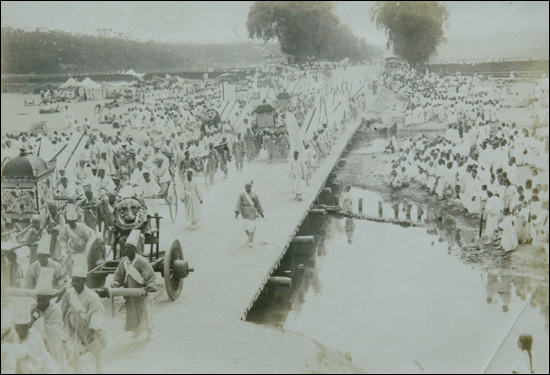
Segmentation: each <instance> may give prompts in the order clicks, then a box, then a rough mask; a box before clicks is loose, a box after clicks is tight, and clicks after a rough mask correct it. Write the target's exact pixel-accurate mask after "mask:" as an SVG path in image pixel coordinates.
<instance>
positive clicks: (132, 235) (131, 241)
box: [126, 229, 141, 249]
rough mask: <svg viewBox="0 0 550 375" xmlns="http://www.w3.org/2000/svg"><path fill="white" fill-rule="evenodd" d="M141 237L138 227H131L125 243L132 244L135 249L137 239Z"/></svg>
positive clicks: (137, 242)
mask: <svg viewBox="0 0 550 375" xmlns="http://www.w3.org/2000/svg"><path fill="white" fill-rule="evenodd" d="M140 237H141V231H140V230H139V229H132V231H131V232H130V234H129V235H128V238H126V245H134V247H135V248H136V249H137V247H138V244H139V239H140Z"/></svg>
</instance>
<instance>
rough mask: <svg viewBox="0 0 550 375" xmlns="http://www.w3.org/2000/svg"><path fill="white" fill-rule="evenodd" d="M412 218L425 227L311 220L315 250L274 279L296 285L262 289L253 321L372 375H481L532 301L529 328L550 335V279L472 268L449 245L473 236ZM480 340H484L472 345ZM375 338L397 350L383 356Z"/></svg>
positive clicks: (293, 254)
mask: <svg viewBox="0 0 550 375" xmlns="http://www.w3.org/2000/svg"><path fill="white" fill-rule="evenodd" d="M365 203H366V201H365ZM388 204H390V205H391V202H390V203H388ZM403 209H405V211H403ZM410 212H411V220H413V219H414V217H415V216H416V215H415V213H417V212H422V215H421V217H422V222H423V223H424V224H426V228H402V227H400V226H397V225H394V224H383V223H382V224H381V223H373V222H368V221H364V220H351V219H346V218H342V219H339V218H335V217H330V216H321V215H310V216H308V218H307V219H306V220H305V222H304V225H303V226H302V228H300V232H299V234H300V235H306V234H307V235H312V234H313V235H315V237H316V244H315V245H308V244H297V245H293V246H292V247H291V248H290V249H289V251H288V252H287V254H286V255H285V257H284V258H283V260H282V262H281V266H280V267H279V269H278V270H277V271H276V273H275V275H276V276H279V275H287V276H290V277H292V279H293V285H292V287H291V288H282V287H274V288H267V289H266V290H264V291H263V293H262V294H261V296H260V298H259V299H258V301H257V303H256V304H255V305H254V307H253V309H252V310H251V311H250V313H249V315H248V320H249V321H252V322H256V323H262V324H268V325H276V326H279V327H282V328H285V329H288V330H291V331H296V332H299V333H302V334H304V335H306V336H308V337H312V338H314V339H317V340H319V341H320V342H321V343H323V344H325V345H326V346H328V347H329V348H332V349H336V350H340V351H342V352H349V353H351V354H352V356H353V358H354V361H355V362H356V363H358V364H359V365H361V366H363V367H364V368H365V369H366V370H367V371H373V372H375V371H382V372H389V371H395V372H417V371H418V366H417V365H416V364H415V362H414V361H418V362H419V363H421V364H422V366H423V367H424V369H425V371H426V372H436V371H444V370H445V369H446V370H447V371H448V370H449V368H453V370H456V371H461V372H462V371H463V372H481V371H483V369H484V366H486V364H487V360H488V358H490V357H491V353H490V351H491V350H492V351H493V352H494V350H495V348H497V347H498V346H499V342H498V340H501V339H502V337H504V335H506V333H507V332H506V330H507V329H508V328H509V327H510V326H511V325H512V324H513V322H514V319H515V317H517V315H518V314H519V313H520V312H521V311H522V309H523V306H525V304H526V303H529V304H530V307H528V309H531V310H533V311H538V312H540V314H539V315H538V316H539V320H538V322H537V321H536V320H533V322H532V324H533V327H534V328H533V329H532V330H533V331H536V330H537V329H538V330H540V332H546V333H545V334H546V336H548V335H547V332H548V321H549V318H548V280H546V281H545V284H544V283H543V286H542V287H541V288H538V289H536V288H537V286H538V285H539V283H540V280H539V279H537V278H534V277H531V276H527V275H518V276H511V275H499V274H496V273H485V272H482V271H481V270H479V269H472V268H471V267H469V266H466V265H464V264H463V263H462V262H461V261H460V259H459V258H458V257H456V256H454V255H453V256H449V255H448V254H447V248H451V247H452V246H461V244H463V243H471V241H472V238H475V233H474V232H475V231H472V230H468V228H460V227H459V226H458V225H457V223H456V221H454V220H453V218H452V217H450V216H446V215H445V214H442V213H441V212H437V210H433V209H429V208H425V209H422V211H420V210H418V211H415V210H414V205H412V207H411V211H410ZM430 212H431V213H430ZM392 213H393V212H392ZM399 213H400V215H401V213H403V215H406V213H407V206H404V205H403V204H400V206H399ZM350 240H351V243H350ZM480 281H481V282H480ZM531 295H532V298H531V299H530V301H529V302H527V301H528V299H529V298H530V297H531ZM541 314H542V315H541ZM537 327H538V328H537ZM479 334H482V335H483V337H484V340H481V342H480V343H479V345H478V344H474V343H471V342H470V341H471V337H475V336H477V335H479ZM429 337H431V338H432V340H433V342H430V343H426V342H425V340H427V338H429ZM444 337H445V339H444ZM451 337H452V339H449V338H451ZM436 338H437V339H436ZM485 338H486V339H485ZM377 340H378V341H380V340H386V342H399V343H400V344H396V347H395V348H393V349H392V350H389V351H386V349H381V348H380V345H374V344H373V343H372V342H373V341H374V342H376V341H377ZM388 340H389V341H388ZM416 340H418V341H416ZM491 340H494V342H492V341H491ZM539 340H540V338H539ZM422 346H424V347H425V348H424V349H422V350H421V349H419V347H422ZM540 349H541V346H540V345H539V346H535V350H540ZM426 352H432V354H431V355H427V354H426ZM536 355H537V357H538V358H539V359H543V358H545V357H547V354H545V353H541V352H538V353H537V354H536ZM373 356H377V358H380V359H379V360H377V361H375V363H373V362H372V360H371V358H372V357H373ZM404 362H406V364H405V363H404ZM451 366H452V367H451ZM540 367H541V366H540V365H539V369H540Z"/></svg>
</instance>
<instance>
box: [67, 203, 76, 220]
mask: <svg viewBox="0 0 550 375" xmlns="http://www.w3.org/2000/svg"><path fill="white" fill-rule="evenodd" d="M65 217H66V219H67V220H78V213H77V212H76V206H75V205H74V204H68V205H67V213H66V215H65Z"/></svg>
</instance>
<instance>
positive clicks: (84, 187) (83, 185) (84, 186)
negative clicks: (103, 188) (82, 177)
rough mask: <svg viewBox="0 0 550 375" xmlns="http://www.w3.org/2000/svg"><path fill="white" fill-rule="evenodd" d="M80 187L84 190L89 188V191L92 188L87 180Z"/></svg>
mask: <svg viewBox="0 0 550 375" xmlns="http://www.w3.org/2000/svg"><path fill="white" fill-rule="evenodd" d="M82 188H83V189H84V190H90V191H91V190H92V184H91V183H89V182H85V183H84V184H82Z"/></svg>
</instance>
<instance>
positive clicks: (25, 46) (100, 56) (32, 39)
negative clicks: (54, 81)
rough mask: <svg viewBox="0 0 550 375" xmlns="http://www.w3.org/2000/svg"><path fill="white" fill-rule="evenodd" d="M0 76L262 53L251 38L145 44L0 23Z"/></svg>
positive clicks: (184, 63)
mask: <svg viewBox="0 0 550 375" xmlns="http://www.w3.org/2000/svg"><path fill="white" fill-rule="evenodd" d="M1 42H2V56H1V61H2V73H3V74H30V73H34V74H52V73H86V72H90V73H108V72H117V71H119V70H122V69H123V70H127V69H134V70H136V71H142V72H147V71H178V70H184V69H189V68H199V69H204V68H206V66H207V65H208V66H210V67H215V66H235V65H256V63H258V62H260V63H261V61H262V51H261V49H258V48H257V45H255V44H253V43H251V42H245V43H227V44H209V45H206V44H192V43H162V42H153V41H151V42H143V41H138V40H133V39H130V38H129V37H128V36H126V35H123V34H112V33H109V32H108V31H105V30H100V31H99V32H98V35H86V34H75V33H68V32H64V31H59V30H45V29H37V30H34V31H27V30H21V29H14V28H11V27H3V28H2V35H1Z"/></svg>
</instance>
